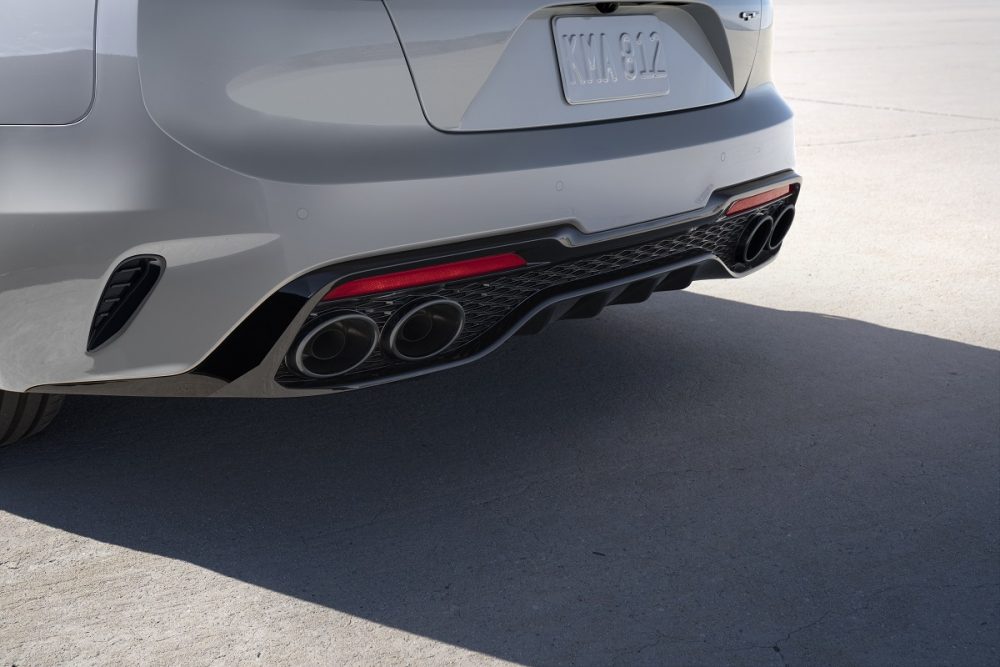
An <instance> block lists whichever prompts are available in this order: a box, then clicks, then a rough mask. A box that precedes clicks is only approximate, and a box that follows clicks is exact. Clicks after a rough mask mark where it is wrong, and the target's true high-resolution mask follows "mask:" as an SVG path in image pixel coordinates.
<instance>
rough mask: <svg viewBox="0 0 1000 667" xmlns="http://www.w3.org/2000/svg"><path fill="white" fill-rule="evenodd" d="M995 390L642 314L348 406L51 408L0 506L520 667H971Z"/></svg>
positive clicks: (701, 320) (649, 307) (978, 626)
mask: <svg viewBox="0 0 1000 667" xmlns="http://www.w3.org/2000/svg"><path fill="white" fill-rule="evenodd" d="M998 378H1000V356H998V354H997V353H996V352H994V351H990V350H986V349H981V348H977V347H973V346H969V345H964V344H958V343H954V342H949V341H945V340H939V339H935V338H931V337H927V336H923V335H915V334H911V333H906V332H902V331H895V330H891V329H887V328H883V327H879V326H874V325H870V324H866V323H863V322H857V321H850V320H844V319H837V318H832V317H826V316H822V315H816V314H808V313H791V312H781V311H776V310H769V309H765V308H759V307H753V306H748V305H743V304H739V303H734V302H729V301H724V300H719V299H714V298H709V297H704V296H699V295H694V294H671V295H663V296H660V297H657V298H656V299H654V300H653V301H652V302H650V303H647V304H644V305H642V306H637V307H632V308H627V309H611V310H609V311H606V312H605V313H604V314H603V315H602V316H601V317H600V318H599V319H596V320H590V321H585V322H576V323H559V324H557V325H555V327H554V328H552V329H550V330H549V331H547V332H546V333H545V334H544V335H541V336H537V337H531V338H518V339H515V341H513V342H512V344H510V345H508V346H507V347H506V348H505V349H504V350H501V351H500V352H498V353H496V354H495V355H493V356H492V357H490V358H489V359H487V360H484V361H483V362H481V363H479V364H475V365H473V366H470V367H466V368H463V369H459V370H456V371H452V372H448V373H445V374H441V375H438V376H436V377H432V378H426V379H423V380H419V381H415V382H411V383H404V384H399V385H394V386H388V387H382V388H378V389H374V390H370V391H366V392H361V393H355V394H350V395H342V396H335V397H323V398H315V399H301V400H296V401H272V402H263V401H207V400H180V399H173V400H150V399H111V398H89V397H75V398H71V399H70V400H69V402H68V404H67V407H66V410H65V412H64V414H63V415H62V418H61V420H60V421H58V422H57V424H56V425H55V426H54V427H53V429H52V430H51V431H49V432H48V433H47V434H46V435H44V436H42V437H41V438H39V439H38V440H36V441H35V442H34V443H32V444H31V446H27V447H20V448H16V449H14V450H11V451H8V452H5V453H3V454H2V455H0V510H4V511H6V512H10V513H12V514H14V515H17V516H20V517H25V518H28V519H31V520H33V521H37V522H41V523H43V524H47V525H49V526H54V527H56V528H59V529H61V530H65V531H70V532H72V533H75V534H79V535H82V536H85V537H87V538H91V539H94V540H100V541H104V542H108V543H113V544H117V545H122V546H125V547H128V548H130V549H136V550H142V551H146V552H151V553H155V554H160V555H163V556H168V557H171V558H175V559H181V560H183V561H187V562H190V563H194V564H196V565H198V566H201V567H204V568H209V569H211V570H214V571H217V572H219V573H221V574H224V575H226V576H228V577H233V578H236V579H239V580H242V581H245V582H249V583H251V584H254V585H257V586H261V587H264V588H267V589H271V590H274V591H278V592H281V593H284V594H287V595H290V596H295V597H298V598H301V599H304V600H308V601H311V602H314V603H316V604H320V605H324V606H326V607H330V608H333V609H337V610H340V611H343V612H346V613H349V614H352V615H355V616H359V617H363V618H366V619H371V620H373V621H376V622H378V623H380V624H383V625H386V626H391V627H396V628H400V629H402V630H405V631H408V632H410V633H415V634H418V635H423V636H426V637H430V638H433V639H435V640H439V641H442V642H447V643H450V644H453V645H458V646H461V647H465V648H468V649H471V650H474V651H479V652H482V653H486V654H490V655H493V656H497V657H500V658H504V659H508V660H514V661H517V662H521V663H528V664H551V663H557V662H576V663H595V664H598V663H599V664H608V663H613V662H622V663H628V664H636V663H649V664H657V663H665V662H670V663H700V664H704V663H719V662H728V663H732V662H743V661H746V662H755V663H758V664H760V663H761V662H762V661H768V660H773V659H777V658H779V657H780V658H782V659H787V660H788V661H789V662H793V661H795V662H800V663H801V662H830V661H837V662H857V661H862V662H868V663H883V664H888V663H896V664H900V663H913V662H924V663H926V662H934V663H945V662H960V663H963V664H973V663H976V662H983V663H987V662H993V661H994V660H995V659H996V657H997V647H996V629H997V616H996V614H997V611H996V610H997V593H998V591H997V587H998V574H997V569H996V567H995V566H996V558H997V550H996V547H997V542H998V537H997V533H998V528H997V527H998V523H1000V517H998V513H1000V509H998V502H997V486H996V484H997V473H998V467H1000V462H998V456H1000V452H998V441H997V438H998V435H997V434H998V428H1000V426H998V420H1000V416H998V411H1000V408H998V401H1000V386H998V384H1000V380H998ZM776 653H781V654H782V655H781V656H777V655H776Z"/></svg>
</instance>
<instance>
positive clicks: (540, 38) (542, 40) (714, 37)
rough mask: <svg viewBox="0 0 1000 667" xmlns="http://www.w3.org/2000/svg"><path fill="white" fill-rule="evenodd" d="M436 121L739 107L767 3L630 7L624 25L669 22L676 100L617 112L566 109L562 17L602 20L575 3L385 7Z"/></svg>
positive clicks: (400, 2) (472, 124)
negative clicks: (636, 17)
mask: <svg viewBox="0 0 1000 667" xmlns="http://www.w3.org/2000/svg"><path fill="white" fill-rule="evenodd" d="M386 5H387V6H388V7H389V11H390V13H391V14H392V17H393V19H394V23H395V25H396V28H397V30H398V31H399V35H400V38H401V40H402V43H403V47H404V49H405V51H406V55H407V58H408V60H409V63H410V67H411V68H412V70H413V75H414V78H415V80H416V83H417V88H418V90H419V92H420V99H421V102H422V104H423V109H424V111H425V112H426V114H427V118H428V120H429V121H430V122H431V124H432V125H434V126H435V127H437V128H439V129H442V130H451V131H463V130H464V131H476V130H499V129H511V128H519V127H537V126H545V125H558V124H565V123H577V122H581V123H582V122H588V121H595V120H603V119H607V118H621V117H627V116H639V115H644V114H654V113H663V112H666V111H673V110H677V109H687V108H691V107H694V106H705V105H709V104H716V103H719V102H722V101H726V100H731V99H733V98H734V97H737V96H738V95H739V94H740V93H742V92H743V90H744V87H745V86H746V83H747V77H748V76H749V73H750V69H751V67H752V66H753V59H754V54H755V53H756V50H757V41H758V29H759V28H760V23H759V22H758V20H754V21H750V22H747V21H743V20H741V19H740V16H739V14H740V12H741V11H742V10H746V9H747V8H748V7H749V8H752V9H754V10H759V9H760V8H761V6H762V3H761V0H695V2H693V3H678V5H677V6H663V5H657V4H653V3H648V4H645V5H627V4H625V5H623V6H622V7H621V9H619V10H618V12H617V13H616V15H619V16H620V15H625V14H655V15H657V16H659V17H660V19H661V20H662V22H663V28H662V30H663V31H664V32H665V33H666V35H665V37H669V38H670V39H665V44H666V45H667V46H668V48H669V49H670V51H671V53H670V62H671V67H672V69H673V70H674V72H675V76H676V77H678V81H677V85H676V86H674V93H673V94H672V95H670V96H666V97H662V98H656V99H643V100H628V101H625V102H620V103H617V104H615V105H614V107H613V108H608V107H598V106H583V107H571V108H567V107H566V104H565V103H564V100H563V98H562V95H561V93H560V84H559V74H558V66H557V65H556V64H555V55H554V52H553V48H552V40H551V39H549V38H548V33H549V32H550V24H551V21H552V20H553V18H554V17H556V16H561V15H570V16H600V15H601V14H600V13H599V12H598V11H597V10H596V9H595V8H594V7H593V6H587V5H582V4H580V3H579V2H578V1H575V0H558V1H555V2H553V1H552V0H549V1H545V0H505V1H504V2H496V1H495V0H418V1H416V2H415V1H413V0H386Z"/></svg>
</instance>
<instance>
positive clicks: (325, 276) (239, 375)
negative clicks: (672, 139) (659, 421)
mask: <svg viewBox="0 0 1000 667" xmlns="http://www.w3.org/2000/svg"><path fill="white" fill-rule="evenodd" d="M800 184H801V179H800V178H799V177H798V176H797V175H795V174H794V173H793V172H784V173H781V174H777V175H775V176H772V177H768V178H765V179H760V180H757V181H755V182H752V183H749V184H745V185H743V186H738V187H735V188H729V189H726V190H722V191H719V192H716V193H714V194H713V196H712V199H711V203H710V205H709V206H708V207H706V209H704V210H700V211H698V212H696V213H690V214H684V215H678V216H673V217H671V218H664V219H661V220H657V221H652V222H649V223H645V224H641V225H635V226H631V227H629V228H626V229H622V230H615V231H614V232H606V233H600V234H581V233H580V232H579V231H578V230H576V229H575V228H573V227H571V226H565V225H562V226H554V227H551V228H548V229H543V230H535V231H531V232H526V233H521V234H515V235H508V236H502V237H497V238H492V239H484V240H481V241H473V242H467V243H463V244H455V245H451V246H445V247H439V248H433V249H428V250H419V251H413V252H409V253H402V254H396V255H391V256H386V257H380V258H377V259H372V260H359V261H355V262H348V263H343V264H337V265H334V266H331V267H328V268H322V269H319V270H316V271H313V272H310V273H309V274H307V275H304V276H302V277H300V278H298V279H296V280H294V281H292V282H290V283H289V284H287V285H285V286H283V287H282V288H281V289H280V290H278V291H277V292H276V293H275V294H273V295H272V296H271V297H269V298H268V299H267V300H266V301H265V302H264V303H263V304H261V306H260V307H258V308H257V309H256V310H255V311H254V313H252V314H251V315H250V316H249V317H248V318H246V319H245V320H244V321H243V323H241V325H240V326H239V327H238V328H237V329H236V330H235V331H234V332H233V333H232V334H231V335H230V336H229V337H227V339H226V340H225V341H223V343H222V344H221V345H219V346H218V347H217V348H216V350H215V351H214V352H213V353H212V354H211V355H210V356H209V357H208V358H207V359H206V360H205V361H203V362H202V363H201V364H199V365H198V367H196V368H195V369H193V370H192V371H191V372H189V373H184V374H180V375H176V376H171V377H164V378H152V379H142V380H136V381H128V380H125V381H112V382H98V383H72V384H63V385H54V386H53V385H50V386H43V387H36V388H35V389H34V391H39V392H47V393H94V394H122V395H154V396H220V397H226V396H228V397H279V396H301V395H315V394H323V393H330V392H339V391H347V390H353V389H360V388H364V387H370V386H374V385H378V384H384V383H387V382H395V381H399V380H403V379H410V378H414V377H418V376H421V375H425V374H428V373H432V372H437V371H441V370H444V369H448V368H453V367H456V366H460V365H464V364H467V363H470V362H472V361H475V360H477V359H480V358H482V357H483V356H485V355H487V354H489V353H491V352H493V351H494V350H496V349H497V348H498V347H499V346H500V345H502V344H503V343H504V342H505V341H507V340H508V339H509V338H510V337H511V336H513V335H515V334H519V333H537V332H538V331H541V330H542V329H543V328H544V327H545V326H546V325H547V324H549V323H551V322H553V321H555V320H558V319H564V318H570V319H572V318H584V317H593V316H596V315H597V314H598V313H600V312H601V311H602V310H603V308H604V307H606V306H609V305H616V304H625V303H639V302H642V301H645V300H646V299H648V298H649V297H650V296H651V295H652V294H653V293H655V292H660V291H669V290H679V289H684V288H686V287H687V286H689V285H690V284H691V283H692V282H693V281H696V280H704V279H714V278H737V277H743V276H746V275H749V274H750V273H753V272H754V271H757V270H759V269H760V268H763V267H764V266H766V265H767V264H769V263H770V262H771V261H773V259H774V258H775V256H776V255H777V252H778V250H765V251H764V252H762V253H761V255H760V256H759V257H758V258H756V259H754V260H752V261H750V262H747V261H746V260H745V259H743V258H742V257H741V255H740V251H739V249H740V244H741V243H742V242H743V241H744V239H745V238H746V234H747V232H748V231H749V230H750V229H752V227H753V225H754V222H755V221H757V220H759V219H761V218H763V217H766V216H772V217H778V213H779V211H781V210H783V209H785V208H787V207H789V206H794V204H795V202H796V200H797V198H798V193H799V188H800ZM780 185H790V186H792V187H791V194H789V195H788V196H787V197H784V198H782V199H780V200H778V201H775V202H772V203H768V204H766V205H764V206H762V207H759V208H755V209H753V210H750V211H747V212H745V213H741V214H738V215H733V216H726V215H725V211H726V210H727V208H728V207H729V205H730V204H731V203H732V202H733V201H734V200H736V199H742V198H745V197H748V196H752V195H755V194H757V193H760V192H764V191H766V190H770V189H772V188H774V187H776V186H780ZM779 249H780V248H779ZM501 252H516V253H518V254H519V255H521V256H522V257H524V258H525V259H527V260H528V262H529V264H528V266H527V267H524V268H522V269H518V270H514V271H510V272H506V273H503V274H500V275H490V276H485V277H480V278H472V279H466V280H461V281H456V282H453V283H447V284H437V285H430V286H422V287H417V288H412V289H405V290H398V291H394V292H391V293H381V294H374V295H371V296H364V297H358V298H351V299H346V300H339V301H336V302H333V303H325V302H323V301H322V297H323V296H324V295H325V294H327V293H328V292H329V291H330V289H331V288H333V287H334V286H336V285H337V284H342V283H344V282H346V281H348V280H354V279H357V278H359V277H366V276H370V275H378V274H382V273H386V272H390V271H398V270H406V269H411V268H415V267H420V266H426V265H430V264H440V263H442V262H450V261H456V260H462V259H467V258H472V257H477V256H484V255H492V254H496V253H501ZM431 299H448V300H451V301H453V302H456V303H459V304H460V305H461V306H462V307H463V308H464V309H465V312H466V323H465V324H466V325H465V329H464V330H463V333H462V335H461V336H460V337H459V338H458V340H457V341H455V343H454V344H453V345H452V346H450V348H449V350H448V351H447V352H446V353H444V354H442V355H440V356H438V357H435V358H433V359H430V360H426V361H420V362H410V361H400V360H398V359H393V358H392V357H391V355H389V354H387V353H386V352H385V351H384V345H380V346H378V347H377V348H376V351H375V352H374V354H372V356H371V357H370V358H369V359H368V360H367V361H366V362H365V363H363V364H362V365H360V366H359V367H358V368H356V369H354V370H352V371H351V372H350V373H348V374H345V375H343V376H339V377H336V378H331V379H322V380H320V379H313V378H309V377H306V376H304V375H302V374H299V373H297V372H296V371H295V369H294V368H292V367H291V365H290V362H289V351H290V350H292V349H294V347H295V345H296V342H297V341H298V340H300V339H301V338H302V337H303V335H304V332H307V331H309V330H310V329H313V328H315V327H314V325H316V324H317V323H320V322H322V321H324V320H326V319H330V318H332V317H334V316H336V315H341V314H343V313H355V314H361V315H364V316H366V317H370V318H371V319H372V320H373V321H375V323H376V324H377V325H378V327H379V329H380V330H381V331H382V332H383V338H384V337H385V335H386V334H385V332H386V326H387V323H388V322H390V321H391V320H392V318H393V317H394V315H396V314H398V313H400V312H403V311H405V310H407V308H409V307H410V306H411V305H413V304H415V303H420V302H424V301H427V300H431Z"/></svg>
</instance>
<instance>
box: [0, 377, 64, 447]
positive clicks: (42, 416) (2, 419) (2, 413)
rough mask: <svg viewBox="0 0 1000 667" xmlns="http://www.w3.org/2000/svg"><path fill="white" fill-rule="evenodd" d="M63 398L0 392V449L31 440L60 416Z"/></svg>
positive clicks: (48, 395)
mask: <svg viewBox="0 0 1000 667" xmlns="http://www.w3.org/2000/svg"><path fill="white" fill-rule="evenodd" d="M62 403H63V397H62V396H56V395H50V394H17V393H14V392H11V391H3V390H0V447H6V446H7V445H13V444H14V443H15V442H18V441H20V440H24V439H25V438H30V437H31V436H33V435H35V434H36V433H38V432H39V431H41V430H43V429H44V428H45V427H46V426H48V425H49V424H51V423H52V420H53V419H55V418H56V415H57V414H59V409H60V408H61V407H62Z"/></svg>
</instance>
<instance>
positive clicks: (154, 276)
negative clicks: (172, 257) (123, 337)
mask: <svg viewBox="0 0 1000 667" xmlns="http://www.w3.org/2000/svg"><path fill="white" fill-rule="evenodd" d="M165 266H166V264H165V262H164V260H163V258H162V257H157V256H155V255H142V256H137V257H130V258H128V259H126V260H125V261H124V262H122V263H121V264H119V265H118V266H117V267H116V268H115V270H114V271H113V272H112V273H111V278H109V279H108V283H107V286H106V287H105V288H104V291H103V292H102V293H101V298H100V300H99V301H98V302H97V309H96V312H95V313H94V320H93V322H92V324H91V327H90V336H89V338H88V339H87V351H88V352H93V351H94V350H96V349H98V348H99V347H101V346H102V345H105V344H107V343H108V342H109V341H110V340H111V339H112V338H114V337H115V336H117V335H118V334H119V333H121V332H122V331H123V330H124V329H125V327H126V326H128V323H129V322H131V321H132V318H133V317H135V314H136V313H137V312H139V309H140V308H141V307H142V304H143V303H144V302H145V301H146V298H147V297H148V296H149V294H150V292H152V291H153V288H154V287H155V286H156V283H157V281H158V280H159V279H160V276H161V275H162V274H163V270H164V267H165Z"/></svg>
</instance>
